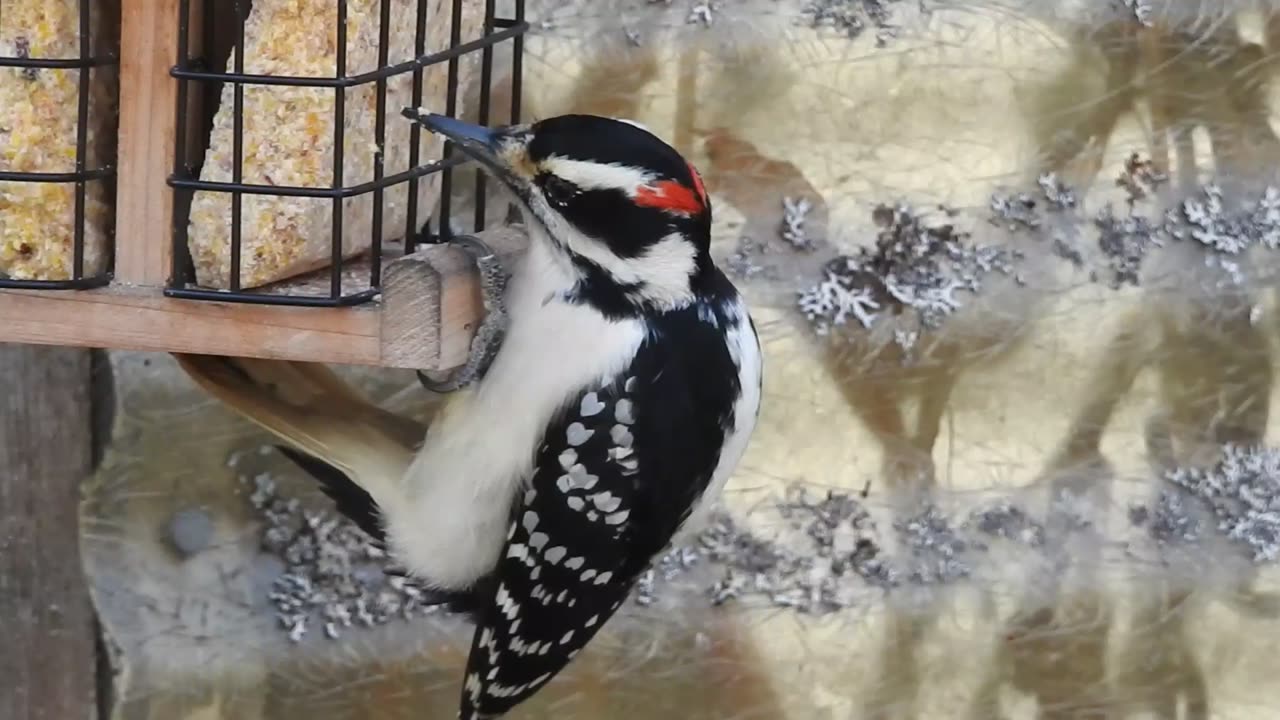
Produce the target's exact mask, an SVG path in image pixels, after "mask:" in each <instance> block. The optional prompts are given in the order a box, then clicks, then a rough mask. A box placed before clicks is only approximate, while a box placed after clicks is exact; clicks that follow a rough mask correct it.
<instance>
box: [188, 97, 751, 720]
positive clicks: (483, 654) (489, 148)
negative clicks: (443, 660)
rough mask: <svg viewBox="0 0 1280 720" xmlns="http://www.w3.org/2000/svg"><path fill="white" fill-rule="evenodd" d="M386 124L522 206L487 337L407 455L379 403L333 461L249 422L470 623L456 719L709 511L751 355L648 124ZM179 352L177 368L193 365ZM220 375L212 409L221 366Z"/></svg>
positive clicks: (558, 655) (745, 433) (309, 443)
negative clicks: (468, 375)
mask: <svg viewBox="0 0 1280 720" xmlns="http://www.w3.org/2000/svg"><path fill="white" fill-rule="evenodd" d="M404 114H405V115H406V116H408V117H410V118H411V119H413V120H415V121H417V122H420V123H422V124H423V125H424V126H425V127H426V128H427V129H428V130H430V131H432V132H435V133H438V134H440V135H443V136H444V137H446V138H448V139H449V140H451V141H453V143H455V145H456V147H458V148H459V149H460V150H461V151H462V152H463V153H465V154H466V155H467V156H469V157H470V158H471V159H474V160H475V161H477V162H478V163H479V165H480V166H481V167H482V168H483V169H484V170H485V171H486V172H487V173H489V174H490V175H492V176H493V177H494V178H495V179H496V180H497V181H498V182H499V183H500V184H501V186H502V187H504V188H505V189H506V191H508V192H509V193H510V195H511V197H512V198H513V199H514V200H515V203H516V205H517V206H518V207H519V208H520V210H521V212H522V214H523V218H524V224H525V227H526V230H527V232H528V235H529V239H530V243H529V247H528V250H527V251H526V252H525V253H524V254H523V256H522V257H521V258H520V260H519V264H518V265H515V266H513V268H512V272H511V277H510V280H509V282H508V284H507V285H506V289H505V305H506V308H507V313H508V323H507V328H506V331H505V336H504V338H503V340H502V343H501V346H500V347H499V348H498V349H497V351H496V353H495V354H494V355H493V357H492V360H491V361H490V362H489V363H488V366H487V369H486V370H485V371H484V372H483V374H482V375H480V376H479V377H478V379H477V380H476V381H475V382H474V383H472V384H470V385H468V386H466V387H464V388H462V389H460V390H458V391H456V392H454V393H452V394H450V395H448V396H447V400H446V401H445V404H444V406H443V408H442V409H441V410H440V411H439V412H438V413H437V414H436V416H435V418H434V419H433V420H432V421H431V423H430V424H429V426H428V427H427V429H426V431H425V436H424V437H423V438H422V440H421V442H420V443H418V444H417V445H416V446H409V445H408V444H406V443H405V442H404V441H403V437H404V433H405V432H412V431H411V430H405V428H403V427H402V426H398V425H397V426H392V425H389V424H388V421H387V420H386V418H384V417H382V416H381V415H377V414H376V413H375V414H368V413H366V414H365V416H366V417H368V418H370V419H368V420H355V421H354V422H355V423H356V424H357V425H359V429H358V430H353V432H357V433H362V434H364V435H366V436H367V435H369V434H370V433H373V434H375V435H378V434H379V432H380V431H379V428H381V429H382V431H381V433H380V434H381V437H383V438H390V439H384V440H383V441H382V442H381V443H380V444H379V448H381V449H380V450H379V453H381V456H380V458H379V459H378V460H376V461H375V460H370V459H363V460H352V459H350V458H341V457H333V456H332V455H333V450H334V448H336V447H338V446H339V445H340V444H342V443H346V444H347V445H350V444H351V443H353V442H359V441H353V440H349V439H343V440H341V441H339V440H336V439H332V440H325V439H324V438H325V437H327V436H324V435H322V434H320V433H321V431H311V432H303V431H300V430H299V425H300V424H305V423H306V422H307V417H306V416H307V413H306V412H304V411H301V410H299V409H298V407H297V405H296V402H295V403H294V404H293V405H291V406H288V407H285V404H281V406H280V407H277V408H276V412H275V414H276V415H277V416H280V415H287V416H288V417H287V418H286V419H285V420H284V421H277V422H270V421H264V419H263V415H264V414H270V413H263V412H257V413H256V414H257V419H258V420H259V422H261V423H262V424H264V426H267V427H268V429H271V430H273V431H275V432H276V433H277V434H278V435H280V436H281V437H284V438H285V439H287V440H291V441H292V444H293V445H294V446H295V447H293V448H288V449H286V450H285V453H286V454H287V455H288V456H289V457H291V458H292V459H293V460H295V461H296V462H297V463H298V464H300V465H301V466H302V467H303V468H305V469H306V470H308V471H309V472H310V473H311V474H312V475H314V476H315V477H316V478H317V479H318V480H319V481H320V482H321V483H322V484H323V486H324V487H325V489H326V491H327V492H328V493H329V495H330V496H331V497H333V498H334V499H335V500H336V502H337V507H338V509H339V510H340V511H341V512H343V513H345V514H346V515H347V516H349V517H351V518H352V519H353V520H354V521H356V522H357V523H358V524H359V525H360V526H361V527H362V528H364V529H365V530H366V532H368V533H370V534H371V535H372V536H373V537H374V538H375V539H376V540H377V541H378V542H381V543H383V544H384V545H385V547H386V548H387V550H388V552H389V553H390V554H391V555H392V557H394V558H395V559H396V561H397V562H398V563H399V565H401V566H402V567H403V568H404V570H405V572H406V573H407V574H408V575H409V576H410V577H411V578H412V579H413V580H414V581H416V582H417V583H419V584H421V585H423V586H425V587H426V588H428V589H429V590H431V591H434V592H436V593H438V594H439V597H440V598H442V599H443V600H447V601H448V602H449V603H450V604H451V605H453V606H454V607H455V608H456V609H459V610H463V611H465V612H467V613H468V614H469V615H470V616H471V617H472V618H473V620H474V621H475V623H476V630H475V634H474V638H473V641H472V646H471V650H470V655H469V657H468V660H467V665H466V670H465V673H464V677H463V682H462V697H461V701H460V711H459V717H460V718H462V719H463V720H478V719H480V718H496V717H500V716H502V715H504V714H506V713H507V712H508V711H510V710H511V709H512V708H514V707H515V706H517V705H519V704H520V703H522V702H524V701H525V700H526V699H528V698H529V697H531V696H532V695H534V694H535V693H536V692H537V691H538V690H539V689H541V688H542V687H543V686H544V685H545V684H546V683H547V682H548V681H550V680H551V679H552V678H553V677H555V676H556V675H557V674H558V673H559V672H560V671H561V670H562V669H563V668H564V667H565V666H566V665H567V664H568V663H569V662H570V661H571V660H572V659H573V658H574V657H575V656H576V655H577V654H578V653H579V651H581V650H582V649H583V647H584V646H586V645H587V644H588V643H589V641H590V640H591V639H592V637H594V635H595V634H596V633H597V632H598V631H599V630H600V628H601V627H602V626H603V625H604V624H605V623H606V622H607V621H608V620H609V619H610V618H611V617H612V616H613V614H614V613H615V612H616V611H617V610H618V608H619V607H620V606H621V605H622V603H623V602H624V600H625V599H626V598H627V596H628V595H629V593H630V591H631V590H632V588H633V585H634V583H635V581H636V580H637V578H638V577H639V576H640V574H642V573H643V572H644V570H645V569H646V568H647V567H648V566H649V564H650V562H651V561H652V560H653V559H654V558H655V557H656V556H658V555H659V554H660V553H662V552H663V551H665V550H666V549H667V548H668V547H669V546H670V545H671V544H672V543H673V542H675V541H678V540H679V536H680V535H682V534H683V533H687V532H691V531H692V530H694V529H696V528H697V527H699V526H700V525H701V524H702V522H703V521H704V520H705V519H706V513H707V510H708V506H709V504H710V503H711V502H712V501H714V500H715V499H716V498H717V497H718V496H719V495H720V493H721V490H722V489H723V487H724V485H725V483H726V481H727V480H728V479H729V476H730V475H731V474H732V473H733V471H734V469H735V467H736V466H737V464H738V462H739V460H740V459H741V457H742V455H743V453H744V451H745V450H746V448H747V445H748V442H749V439H750V437H751V435H752V432H753V430H754V427H755V424H756V420H757V416H758V413H759V408H760V397H761V382H762V369H763V368H762V357H761V351H760V344H759V338H758V335H757V333H756V328H755V325H754V323H753V322H752V319H751V316H750V314H749V312H748V308H747V306H746V304H745V302H744V300H743V298H742V297H741V296H740V295H739V293H738V291H737V289H736V288H735V287H734V285H733V284H732V283H731V282H730V281H729V280H728V278H727V277H726V276H725V275H724V274H723V273H722V272H721V271H720V269H719V268H717V266H716V265H715V263H714V262H713V261H712V257H711V252H710V244H711V202H710V199H709V198H708V195H707V193H706V191H705V189H704V187H703V184H702V181H701V179H700V177H699V175H698V172H697V170H695V169H694V167H693V166H692V165H691V164H690V163H689V162H688V161H686V160H685V159H684V158H683V157H681V155H680V154H679V153H678V152H677V151H676V150H675V149H674V148H672V147H671V146H670V145H668V144H667V143H665V142H664V141H662V140H661V139H659V138H658V137H657V136H656V135H654V134H653V133H651V132H650V131H648V130H646V129H645V128H643V127H642V126H640V125H638V124H636V123H633V122H630V121H625V120H617V119H611V118H605V117H598V116H591V115H563V116H558V117H552V118H548V119H544V120H541V121H539V122H536V123H532V124H519V125H512V126H506V127H500V128H496V129H489V128H484V127H481V126H477V125H472V124H469V123H465V122H462V121H460V120H456V119H452V118H448V117H444V116H440V115H434V114H428V113H422V112H419V111H416V110H406V111H405V113H404ZM180 359H182V358H180ZM198 362H207V361H197V360H196V359H194V358H191V357H189V356H188V357H187V358H186V360H185V361H184V366H187V367H188V371H189V372H193V375H195V374H197V373H198V372H199V370H198V368H197V369H196V370H194V371H193V370H191V367H192V366H194V365H195V364H197V363H198ZM211 374H212V373H210V372H205V375H206V377H205V382H204V383H203V384H205V385H206V387H210V388H214V386H215V385H217V383H211V381H210V380H209V376H210V375H211ZM325 377H326V378H328V376H325ZM218 382H220V383H222V385H223V389H222V390H221V391H220V392H223V397H224V399H225V397H226V393H225V386H226V385H227V384H229V383H234V382H236V380H235V377H234V374H230V373H223V374H222V377H221V379H220V380H219V381H218ZM328 384H331V379H324V380H323V382H321V383H320V385H321V386H326V385H328ZM214 389H216V388H214ZM270 390H272V391H275V392H278V387H275V386H272V387H271V388H270ZM240 394H241V395H247V394H251V393H248V392H241V393H240ZM342 394H343V393H342V392H341V391H336V390H331V389H324V388H323V387H322V389H321V390H317V391H316V392H315V393H313V395H315V396H320V395H323V396H324V397H339V396H341V395H342ZM264 397H266V396H264V395H263V393H262V392H261V391H259V392H258V394H256V395H254V396H253V397H252V398H245V397H240V398H239V399H238V400H237V402H238V403H239V405H238V407H239V408H240V409H241V410H242V412H251V411H252V407H250V406H251V405H253V404H255V403H256V404H257V405H258V406H260V405H261V403H263V402H266V401H267V400H264ZM268 400H269V398H268ZM359 414H360V413H358V412H356V411H354V410H352V411H346V410H343V411H341V412H329V413H327V417H329V418H330V419H334V418H335V417H336V416H346V417H348V418H355V417H356V416H357V415H359ZM273 426H274V427H273ZM281 428H284V429H285V430H287V431H288V432H282V431H281ZM330 434H331V435H332V434H333V432H330ZM393 436H394V437H393ZM326 454H328V455H330V456H329V457H325V455H326Z"/></svg>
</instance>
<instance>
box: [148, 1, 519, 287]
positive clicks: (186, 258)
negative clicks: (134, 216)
mask: <svg viewBox="0 0 1280 720" xmlns="http://www.w3.org/2000/svg"><path fill="white" fill-rule="evenodd" d="M259 1H260V2H261V1H262V0H259ZM333 2H335V3H336V9H337V24H336V28H335V30H334V35H333V37H334V38H335V44H336V62H335V72H334V74H333V76H332V77H316V76H302V75H274V74H265V73H252V72H247V71H246V66H245V47H246V43H245V26H246V20H247V18H248V17H249V13H250V11H251V10H252V4H253V3H252V2H251V1H250V0H235V1H234V2H232V3H229V4H224V3H213V2H207V1H206V2H201V1H200V0H180V3H179V6H180V7H179V16H180V18H181V24H180V26H179V28H178V63H177V66H176V67H175V68H174V69H173V70H172V72H171V74H172V75H173V76H174V77H175V78H177V79H178V93H177V113H178V123H177V137H176V145H177V153H176V154H175V167H174V172H173V175H172V176H171V178H170V180H169V185H170V186H171V187H172V188H173V189H174V192H175V211H174V227H173V267H172V269H171V273H172V274H171V277H172V280H171V282H170V285H169V287H168V288H167V289H166V291H165V293H166V295H168V296H170V297H178V298H186V299H195V300H217V301H222V302H244V303H256V304H271V305H299V306H313V307H342V306H352V305H359V304H362V303H365V302H368V301H370V300H372V299H374V298H376V297H377V296H378V294H379V293H380V291H381V290H380V284H381V277H382V270H383V266H384V263H385V261H386V259H387V258H388V257H389V256H390V253H391V248H389V247H387V243H384V239H385V236H386V233H384V229H385V228H386V223H387V219H386V217H385V213H386V210H387V202H386V199H385V195H386V194H387V193H388V192H389V191H391V190H393V189H395V188H398V187H404V188H406V189H407V198H406V200H407V207H406V209H405V223H404V231H403V234H402V235H400V236H399V237H398V238H397V239H396V240H395V241H394V242H395V244H396V245H397V248H396V249H397V250H398V249H400V247H402V248H403V252H404V253H406V254H407V253H412V252H413V251H414V250H415V249H416V248H417V246H418V245H419V244H421V243H424V242H440V241H442V240H446V239H448V237H449V234H450V231H449V227H450V225H449V204H448V197H449V191H450V185H451V179H452V169H453V167H454V166H455V165H457V164H459V163H460V162H461V161H462V160H461V158H460V157H457V158H455V157H454V156H453V155H452V153H451V152H449V145H448V143H446V144H445V146H444V153H443V157H441V158H440V159H428V160H426V161H425V162H424V159H423V158H422V157H421V155H422V151H421V138H422V129H421V128H420V127H418V126H417V125H416V124H415V125H413V126H412V127H410V128H409V130H408V135H409V143H408V153H407V154H408V163H407V169H406V170H403V171H400V172H393V173H388V172H387V170H386V161H387V158H386V156H385V151H386V147H387V146H386V141H387V137H388V122H387V114H388V112H389V111H390V112H394V113H395V116H394V117H395V119H398V110H399V108H398V107H396V108H390V109H389V108H388V84H389V83H391V82H393V81H394V80H395V79H396V78H399V77H403V76H406V75H410V74H411V75H412V91H411V92H412V104H413V106H414V107H418V106H421V105H422V103H423V102H424V99H428V100H430V99H432V98H428V97H427V93H426V92H425V90H424V72H425V71H426V70H427V69H428V68H431V67H432V66H436V65H439V64H441V63H447V68H448V76H447V83H446V86H445V104H446V107H445V113H446V114H448V115H450V116H451V117H456V116H457V114H458V112H459V103H458V93H459V88H460V79H459V75H460V73H459V71H460V65H461V63H462V62H463V61H464V60H465V59H468V58H469V57H471V56H472V54H473V53H480V62H481V65H482V69H481V73H482V76H483V77H482V81H481V89H480V98H481V100H480V112H479V121H480V122H481V123H485V124H487V123H489V121H490V119H491V118H490V117H489V114H490V113H489V107H488V106H489V101H490V95H491V89H490V82H491V77H492V63H493V48H494V46H495V45H497V44H498V43H501V42H504V41H511V42H513V44H514V48H513V51H514V52H515V54H516V55H517V57H518V55H519V53H520V51H521V45H520V38H521V35H522V34H523V33H525V32H526V30H527V29H528V23H527V22H525V20H524V0H514V2H513V3H512V5H513V12H512V13H511V16H509V17H507V16H502V15H500V14H499V12H498V10H497V7H496V2H495V0H484V18H483V23H482V26H481V28H482V30H481V33H480V36H479V37H478V38H465V37H463V35H464V32H463V24H464V22H463V18H464V13H465V11H466V10H467V8H465V7H464V3H465V2H475V0H452V4H451V7H450V10H449V18H448V21H449V22H450V23H451V25H450V33H449V42H448V46H447V48H445V49H435V48H431V47H429V44H430V43H429V37H428V35H429V33H428V29H429V27H430V23H434V22H440V21H442V18H439V17H431V15H430V13H429V12H428V9H429V5H430V3H431V0H417V2H416V14H415V17H413V18H412V21H413V22H415V26H414V39H413V57H412V58H410V59H408V60H405V61H401V62H394V61H393V59H392V58H391V57H390V46H391V44H392V43H391V41H390V35H391V31H392V27H393V24H394V23H397V22H404V21H406V20H409V18H398V17H396V16H395V15H394V14H393V12H392V2H391V0H380V6H379V8H378V10H379V13H378V18H379V20H378V23H379V26H378V40H377V65H376V67H375V68H374V69H372V70H369V71H365V72H358V73H351V72H349V65H350V59H349V49H348V33H349V28H350V27H351V24H350V17H349V14H350V7H349V4H350V3H349V1H348V0H333ZM228 5H230V6H233V10H234V18H232V19H231V21H230V22H228V18H227V17H226V15H225V14H223V15H221V16H220V15H219V14H218V13H226V11H227V9H228ZM228 26H229V27H230V28H231V29H232V34H233V35H234V37H233V38H227V37H225V33H220V32H219V30H225V29H226V28H227V27H228ZM197 28H198V29H199V30H200V32H197ZM228 41H231V43H232V44H231V47H230V48H225V45H226V44H227V43H228ZM220 45H221V46H223V47H224V49H226V51H227V53H228V54H229V55H230V57H229V62H226V64H225V67H226V68H227V69H226V70H225V71H223V72H218V71H215V70H214V69H213V68H215V67H217V59H216V58H215V57H214V56H215V55H216V53H217V50H218V48H219V46H220ZM202 50H203V51H202ZM226 83H231V84H232V86H233V88H234V91H233V108H232V122H233V127H232V132H231V135H232V150H231V153H232V163H231V177H230V180H229V181H214V180H209V179H202V178H201V169H202V165H203V163H204V162H207V160H204V159H203V157H204V153H205V151H207V150H208V147H209V141H210V134H211V132H212V130H213V122H214V120H213V116H214V112H215V111H216V110H217V106H218V97H219V95H220V93H221V91H222V88H223V86H224V84H226ZM370 84H373V85H374V87H375V100H374V102H373V103H372V104H373V105H374V108H373V112H374V129H373V142H374V146H375V147H374V150H373V169H372V180H370V181H367V182H359V183H344V176H345V175H346V174H347V173H346V170H347V168H346V167H345V165H346V163H347V162H348V160H349V155H350V153H351V150H350V148H349V147H348V143H346V141H345V140H346V139H345V137H344V135H345V133H346V126H345V123H344V119H345V118H346V117H347V115H346V113H347V112H348V111H347V107H348V104H349V98H348V97H347V93H348V92H349V91H352V90H354V89H356V88H360V87H362V86H368V85H370ZM193 86H194V88H193ZM253 86H277V87H293V88H317V89H331V90H332V91H333V93H334V94H333V105H332V112H333V126H332V127H333V134H332V137H331V139H329V142H331V143H332V147H333V154H332V168H331V169H332V173H333V177H332V182H331V183H330V184H329V186H328V187H316V186H303V185H280V184H274V183H271V182H267V183H251V182H246V181H245V177H244V160H245V119H246V118H245V112H246V110H245V107H244V98H245V89H246V87H253ZM511 90H512V93H513V94H514V95H515V96H516V97H518V96H519V93H520V91H521V88H520V81H519V71H518V68H517V70H516V73H515V75H514V78H513V81H512V85H511ZM197 93H199V95H197ZM201 102H203V110H202V111H199V112H200V115H202V117H201V118H200V119H201V120H202V121H203V125H201V126H198V129H197V126H195V125H194V124H192V123H190V122H189V120H191V119H192V118H191V113H192V112H193V108H198V107H199V105H200V103H201ZM224 102H225V100H224ZM511 107H512V113H511V117H510V121H511V122H513V123H515V122H519V120H520V115H519V102H518V100H514V99H513V102H512V105H511ZM360 111H361V109H360V108H356V109H355V110H354V112H360ZM193 132H195V133H196V136H195V137H193V136H192V133H193ZM436 173H440V174H441V183H440V185H441V200H440V203H441V207H440V219H441V226H442V228H443V230H441V231H440V232H432V231H431V228H430V226H429V225H430V224H429V222H428V220H429V216H430V211H431V208H423V207H420V204H421V202H420V197H419V185H420V183H422V182H424V181H425V180H426V179H427V178H428V177H429V176H431V175H433V174H436ZM477 191H478V192H483V183H482V182H481V183H479V184H478V187H477ZM198 192H210V193H219V194H224V195H229V196H230V200H231V202H230V237H229V242H228V247H227V252H229V254H230V263H229V277H228V278H227V280H228V282H227V283H226V285H227V287H225V288H216V289H215V288H210V287H207V286H201V285H200V284H198V283H197V278H196V271H195V267H194V263H193V259H192V253H191V246H190V244H189V239H190V229H191V224H190V222H189V219H190V217H191V212H192V204H193V200H194V198H195V196H196V193H198ZM251 195H259V196H275V197H280V198H289V197H292V198H315V199H319V200H321V201H324V200H327V201H329V202H331V204H332V215H331V219H330V223H329V225H330V227H329V234H330V241H329V257H328V263H327V268H325V269H324V270H323V272H325V273H326V274H327V276H328V277H327V280H328V282H327V285H328V288H327V291H325V292H322V293H316V292H314V291H312V292H294V291H292V290H291V288H286V289H284V290H272V289H271V286H272V285H277V282H276V281H273V282H272V283H257V284H256V285H258V287H248V284H246V283H245V282H244V279H243V277H242V275H243V272H242V264H243V257H244V251H245V248H244V232H243V223H244V219H245V218H244V210H243V205H244V200H245V196H251ZM365 195H372V199H373V203H372V219H371V224H370V229H371V231H372V237H371V238H370V246H369V251H368V252H367V253H365V254H364V255H365V259H364V260H363V262H362V261H361V260H360V259H359V258H356V257H353V254H352V253H350V252H347V251H345V250H344V242H343V238H344V237H345V235H346V228H345V227H344V223H345V222H347V220H348V218H347V217H346V216H347V212H346V210H345V209H344V204H343V201H344V200H348V199H352V198H356V197H360V196H365ZM483 222H484V207H483V202H480V203H477V208H476V226H477V229H478V228H480V227H482V226H483ZM352 268H354V271H353V272H354V273H355V274H356V279H355V282H354V284H355V286H354V287H353V275H352V272H348V271H349V270H351V269H352ZM295 279H296V278H291V277H285V278H281V280H282V281H283V282H284V283H285V284H286V285H292V284H294V283H293V281H294V280H295Z"/></svg>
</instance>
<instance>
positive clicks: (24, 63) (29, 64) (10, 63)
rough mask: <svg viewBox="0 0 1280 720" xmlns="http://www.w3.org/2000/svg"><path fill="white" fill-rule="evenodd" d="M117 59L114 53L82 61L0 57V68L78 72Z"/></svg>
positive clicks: (110, 62) (108, 63) (104, 65)
mask: <svg viewBox="0 0 1280 720" xmlns="http://www.w3.org/2000/svg"><path fill="white" fill-rule="evenodd" d="M118 61H119V58H118V57H117V56H116V55H115V53H108V54H106V55H103V56H102V57H88V58H85V59H84V60H80V59H76V58H32V57H27V58H20V57H8V56H0V67H12V68H32V69H35V70H80V69H82V68H95V67H106V66H111V65H115V64H116V63H117V62H118Z"/></svg>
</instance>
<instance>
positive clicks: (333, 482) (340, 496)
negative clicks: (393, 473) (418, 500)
mask: <svg viewBox="0 0 1280 720" xmlns="http://www.w3.org/2000/svg"><path fill="white" fill-rule="evenodd" d="M276 449H277V450H279V451H280V454H281V455H284V456H285V457H287V458H289V459H290V460H292V461H293V463H294V464H295V465H297V466H298V467H300V468H302V469H303V470H305V471H306V472H307V474H308V475H310V476H311V477H313V478H315V479H316V480H318V481H319V482H320V489H321V490H322V491H324V494H325V495H328V496H329V497H330V498H331V499H332V500H333V502H334V504H335V505H337V506H338V512H340V513H342V514H343V515H345V516H346V517H347V518H348V519H350V520H351V522H353V523H355V524H356V526H357V527H359V528H360V529H361V530H363V531H364V532H365V534H366V535H368V536H369V537H370V538H372V539H373V541H374V542H375V543H377V545H378V547H381V548H384V549H385V548H386V546H387V536H386V532H385V531H384V530H383V528H382V513H381V511H380V510H379V509H378V504H377V503H375V502H374V501H373V496H372V495H370V494H369V493H367V492H365V490H364V488H362V487H360V486H359V485H357V484H355V482H353V481H352V480H351V478H349V477H347V474H346V473H344V472H342V471H341V470H339V469H338V468H336V467H334V466H332V465H330V464H329V463H327V462H325V461H323V460H321V459H320V458H317V457H314V456H311V455H308V454H306V453H303V452H301V451H298V450H294V449H293V448H290V447H286V446H284V445H276Z"/></svg>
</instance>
